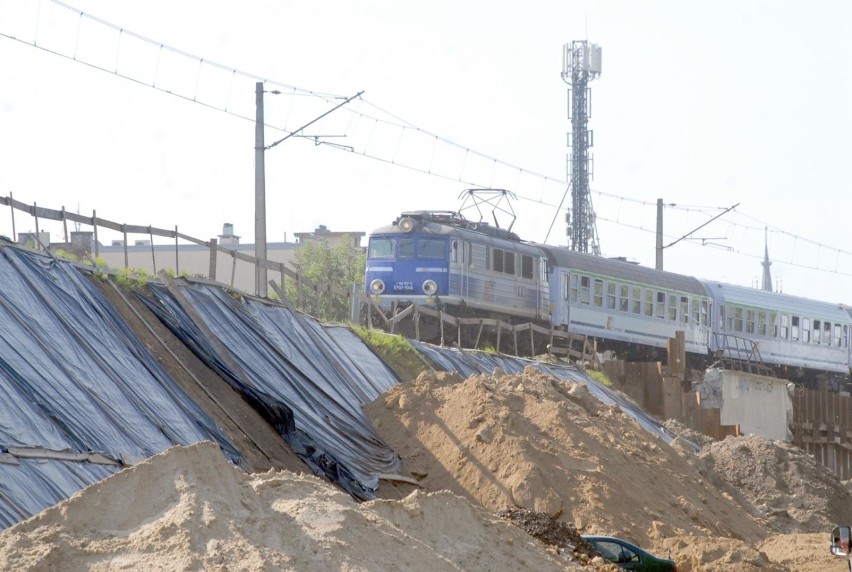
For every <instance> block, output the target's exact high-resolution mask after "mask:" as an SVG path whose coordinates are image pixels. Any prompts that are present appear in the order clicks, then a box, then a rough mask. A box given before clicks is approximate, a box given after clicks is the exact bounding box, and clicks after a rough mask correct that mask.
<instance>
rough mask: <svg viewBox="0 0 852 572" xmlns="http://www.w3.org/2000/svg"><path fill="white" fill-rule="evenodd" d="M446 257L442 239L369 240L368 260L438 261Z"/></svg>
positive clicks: (444, 243) (444, 242)
mask: <svg viewBox="0 0 852 572" xmlns="http://www.w3.org/2000/svg"><path fill="white" fill-rule="evenodd" d="M394 243H396V244H394ZM446 256H447V241H446V240H445V239H442V238H399V239H397V240H394V239H393V238H373V239H370V256H369V257H370V259H393V258H394V257H396V258H397V259H398V260H412V259H415V258H417V259H423V258H432V259H436V258H437V259H440V258H446Z"/></svg>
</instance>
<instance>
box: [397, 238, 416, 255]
mask: <svg viewBox="0 0 852 572" xmlns="http://www.w3.org/2000/svg"><path fill="white" fill-rule="evenodd" d="M397 258H400V259H409V258H414V239H413V238H400V239H399V245H398V246H397Z"/></svg>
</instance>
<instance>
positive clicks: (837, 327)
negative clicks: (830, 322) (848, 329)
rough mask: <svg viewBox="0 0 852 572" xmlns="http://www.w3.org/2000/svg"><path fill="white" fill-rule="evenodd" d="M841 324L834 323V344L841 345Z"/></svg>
mask: <svg viewBox="0 0 852 572" xmlns="http://www.w3.org/2000/svg"><path fill="white" fill-rule="evenodd" d="M840 344H841V339H840V324H834V345H835V346H837V347H838V348H839V347H840Z"/></svg>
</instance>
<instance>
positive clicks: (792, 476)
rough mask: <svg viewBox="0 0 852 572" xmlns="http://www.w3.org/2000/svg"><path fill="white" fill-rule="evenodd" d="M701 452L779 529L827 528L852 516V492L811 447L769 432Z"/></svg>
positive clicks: (708, 447) (702, 455) (711, 467)
mask: <svg viewBox="0 0 852 572" xmlns="http://www.w3.org/2000/svg"><path fill="white" fill-rule="evenodd" d="M700 457H701V458H702V459H703V460H704V461H705V462H706V463H707V464H708V466H709V467H710V469H712V470H713V471H714V472H715V474H716V475H718V476H719V477H720V478H721V479H723V480H724V481H725V482H727V483H729V484H731V485H732V486H734V487H735V488H736V489H737V490H739V491H740V492H741V493H742V494H743V495H744V496H745V497H746V498H747V499H748V500H749V501H750V502H751V503H752V504H753V505H754V506H756V507H757V508H758V509H759V510H761V511H762V512H763V513H765V515H766V518H767V520H768V521H769V522H770V523H771V525H772V527H773V528H774V529H775V530H778V531H779V532H823V533H824V532H827V531H829V530H830V529H831V527H832V526H834V524H837V523H841V522H842V523H847V522H852V495H850V493H849V489H848V488H847V487H846V486H845V485H843V484H842V483H841V482H840V481H839V480H838V479H837V477H836V476H835V475H834V474H833V473H831V471H829V470H828V469H826V468H825V467H823V466H821V465H819V464H817V462H816V460H815V459H814V458H813V457H812V456H810V455H809V454H808V453H806V452H805V451H803V450H801V449H799V448H798V447H795V446H793V445H791V444H789V443H784V442H782V441H773V440H769V439H764V438H763V437H757V436H747V437H738V438H728V439H725V440H724V441H720V442H715V443H712V444H710V445H708V446H707V447H705V448H704V449H703V450H702V451H701V454H700Z"/></svg>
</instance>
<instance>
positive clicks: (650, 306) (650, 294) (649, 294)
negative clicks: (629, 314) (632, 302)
mask: <svg viewBox="0 0 852 572" xmlns="http://www.w3.org/2000/svg"><path fill="white" fill-rule="evenodd" d="M645 315H646V316H653V315H654V291H653V290H645Z"/></svg>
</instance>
